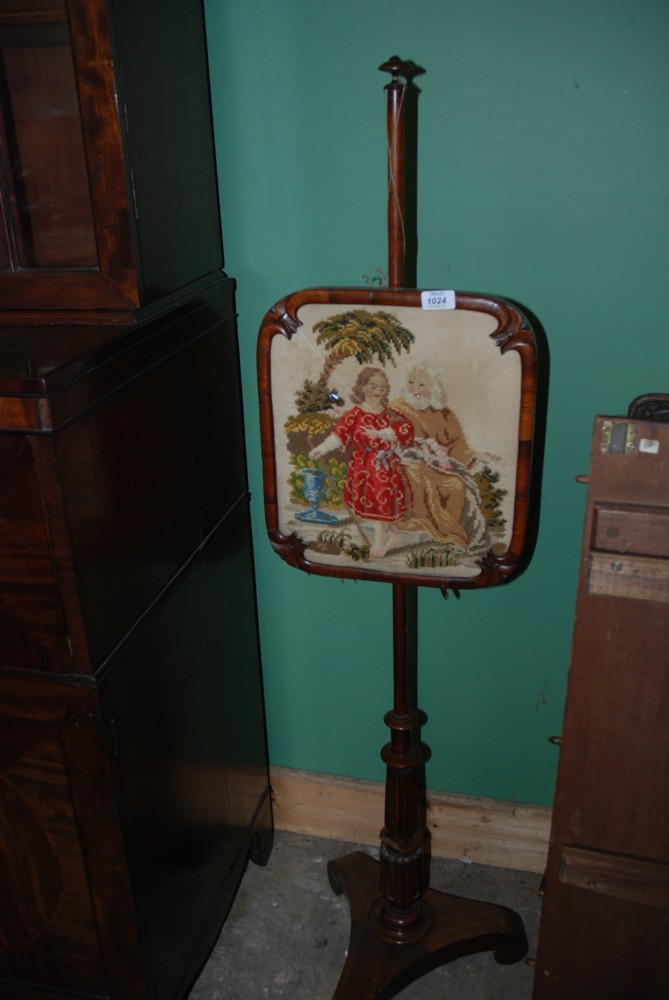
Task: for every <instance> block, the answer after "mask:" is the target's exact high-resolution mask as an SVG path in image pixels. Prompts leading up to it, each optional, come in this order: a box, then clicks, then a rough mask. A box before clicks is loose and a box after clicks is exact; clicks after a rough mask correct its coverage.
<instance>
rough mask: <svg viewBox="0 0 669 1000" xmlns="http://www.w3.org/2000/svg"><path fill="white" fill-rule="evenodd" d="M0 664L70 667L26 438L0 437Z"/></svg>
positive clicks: (36, 479)
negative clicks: (0, 485)
mask: <svg viewBox="0 0 669 1000" xmlns="http://www.w3.org/2000/svg"><path fill="white" fill-rule="evenodd" d="M0 482H2V489H1V490H0V659H1V663H0V665H1V666H2V667H11V668H13V669H15V670H21V669H25V670H29V669H32V670H53V671H56V672H62V671H69V670H71V669H72V655H71V653H70V649H69V646H68V633H67V629H66V625H65V618H64V615H63V608H62V602H61V593H60V590H59V587H58V579H57V575H56V567H55V565H54V561H53V551H52V545H51V539H50V533H49V528H48V524H47V522H46V519H45V516H44V506H43V502H42V493H41V489H40V482H39V477H38V472H37V469H36V467H35V461H34V454H33V449H32V445H31V441H30V439H29V438H27V437H17V436H14V435H8V434H5V435H0Z"/></svg>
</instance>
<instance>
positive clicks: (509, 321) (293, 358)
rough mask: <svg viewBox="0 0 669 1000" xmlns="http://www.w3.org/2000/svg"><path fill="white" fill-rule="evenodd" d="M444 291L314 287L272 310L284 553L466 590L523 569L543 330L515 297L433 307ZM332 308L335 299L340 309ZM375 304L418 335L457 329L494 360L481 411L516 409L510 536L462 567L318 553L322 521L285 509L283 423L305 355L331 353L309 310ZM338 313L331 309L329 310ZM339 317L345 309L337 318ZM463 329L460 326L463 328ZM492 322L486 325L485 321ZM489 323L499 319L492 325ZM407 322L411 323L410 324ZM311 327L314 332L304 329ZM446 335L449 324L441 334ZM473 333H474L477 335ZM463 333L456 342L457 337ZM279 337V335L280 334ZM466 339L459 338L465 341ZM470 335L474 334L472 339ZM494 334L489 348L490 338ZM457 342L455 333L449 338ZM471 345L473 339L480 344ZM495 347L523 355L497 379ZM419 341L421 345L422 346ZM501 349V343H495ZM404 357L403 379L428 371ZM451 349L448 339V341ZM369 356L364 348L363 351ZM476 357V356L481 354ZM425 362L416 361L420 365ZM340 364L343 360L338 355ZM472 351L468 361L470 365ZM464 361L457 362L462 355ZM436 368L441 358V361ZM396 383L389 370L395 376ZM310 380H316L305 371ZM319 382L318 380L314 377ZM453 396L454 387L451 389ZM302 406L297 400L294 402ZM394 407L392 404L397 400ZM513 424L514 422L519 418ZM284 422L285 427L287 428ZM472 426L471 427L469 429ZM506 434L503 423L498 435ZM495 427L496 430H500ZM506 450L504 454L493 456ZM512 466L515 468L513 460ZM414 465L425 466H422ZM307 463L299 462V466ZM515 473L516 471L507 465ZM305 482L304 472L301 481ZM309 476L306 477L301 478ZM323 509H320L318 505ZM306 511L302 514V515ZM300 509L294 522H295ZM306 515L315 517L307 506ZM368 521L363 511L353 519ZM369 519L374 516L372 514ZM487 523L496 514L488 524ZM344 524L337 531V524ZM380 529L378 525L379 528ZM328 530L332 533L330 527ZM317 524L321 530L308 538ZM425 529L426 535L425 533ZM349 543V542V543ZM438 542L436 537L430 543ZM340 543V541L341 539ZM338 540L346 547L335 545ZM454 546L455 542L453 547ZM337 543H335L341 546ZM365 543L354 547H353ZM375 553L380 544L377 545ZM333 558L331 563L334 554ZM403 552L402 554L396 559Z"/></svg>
mask: <svg viewBox="0 0 669 1000" xmlns="http://www.w3.org/2000/svg"><path fill="white" fill-rule="evenodd" d="M442 294H443V293H421V291H417V290H413V289H388V288H378V289H370V288H314V289H307V290H303V291H298V292H295V293H293V294H292V295H289V296H287V297H286V298H284V299H282V300H281V301H279V302H278V303H276V305H274V306H273V307H272V308H271V309H270V310H269V311H268V312H267V314H266V315H265V317H264V319H263V322H262V325H261V329H260V334H259V339H258V354H257V359H258V378H259V393H260V422H261V439H262V458H263V481H264V495H265V516H266V523H267V529H268V534H269V538H270V541H271V543H272V546H273V548H274V549H275V551H276V552H277V553H278V554H279V555H280V556H281V557H282V558H283V559H284V560H285V561H286V562H288V563H289V564H290V565H292V566H295V567H296V568H298V569H301V570H304V571H306V572H308V573H314V574H320V575H324V576H336V577H344V578H353V579H363V580H379V581H384V582H391V583H408V584H418V585H421V586H438V587H440V588H442V589H444V588H451V589H454V590H459V589H461V588H471V587H485V586H491V585H495V584H499V583H502V582H504V581H505V580H507V579H509V578H510V577H511V576H513V575H514V574H515V573H516V572H518V570H519V568H520V566H521V565H522V562H523V555H524V553H525V550H526V547H527V545H528V544H529V538H528V514H529V492H530V481H531V464H532V455H533V442H534V433H535V410H536V393H537V344H536V337H535V334H534V331H533V330H532V328H531V326H530V323H529V322H528V320H527V319H526V317H525V316H524V315H523V314H522V312H520V310H519V309H518V308H517V307H516V306H515V305H513V304H511V303H510V302H508V301H505V300H503V299H500V298H496V297H492V296H485V295H478V294H471V293H459V292H457V293H449V294H450V295H451V296H452V300H451V302H450V305H449V306H448V307H447V308H445V309H437V310H433V309H431V308H430V307H429V303H428V301H427V300H426V299H425V296H429V295H432V296H436V295H442ZM330 307H332V308H331V309H330ZM347 308H348V310H350V311H354V310H355V311H358V312H373V311H375V310H377V315H379V312H378V311H379V310H382V311H383V312H382V313H381V315H388V314H389V315H391V316H393V317H395V318H400V317H401V318H402V319H404V320H407V319H409V320H410V321H411V323H412V324H413V325H414V326H415V328H416V330H417V332H416V334H415V335H414V343H416V340H415V338H416V337H418V334H419V333H420V331H421V330H424V331H426V332H425V333H424V344H427V343H428V339H429V342H430V343H431V344H432V345H433V349H434V344H435V343H436V341H435V339H434V338H435V336H437V331H440V330H441V328H442V327H443V328H444V331H445V333H446V335H447V336H450V337H451V342H452V343H453V344H455V343H456V340H457V342H458V343H459V344H460V347H459V349H458V350H456V349H455V348H454V351H455V353H459V354H460V355H462V352H463V350H464V354H465V356H467V352H468V351H470V349H471V351H473V352H474V353H476V352H477V351H478V352H480V354H481V357H482V358H485V361H484V362H481V364H482V365H483V369H484V373H485V371H487V372H488V376H487V381H486V384H480V385H479V384H475V385H471V386H470V387H469V389H468V391H469V392H472V393H474V394H475V395H476V397H477V400H478V401H477V402H475V403H473V404H472V403H471V401H470V403H469V404H468V405H469V409H470V412H471V408H472V405H475V406H476V409H477V411H478V410H479V409H486V407H487V410H488V411H490V408H491V406H492V405H493V398H494V399H496V400H498V401H502V407H503V409H505V412H506V411H507V410H508V413H507V417H506V423H507V429H506V431H505V432H504V433H505V434H506V439H508V441H509V443H510V442H511V437H513V438H514V442H515V444H514V445H513V447H515V449H516V450H515V462H512V463H509V462H507V466H509V469H510V475H507V477H506V479H505V480H503V482H504V484H505V487H506V489H505V491H504V492H505V493H506V496H507V497H508V499H507V500H506V501H504V502H505V504H506V510H507V513H508V517H506V518H503V519H502V520H503V521H504V523H505V524H506V528H505V530H504V532H503V536H504V537H503V541H502V542H501V543H500V542H499V541H498V542H497V544H495V545H494V546H493V545H490V546H489V547H487V548H486V549H485V551H479V552H478V553H477V554H474V555H471V554H469V555H468V556H466V557H464V556H463V557H462V558H463V559H464V561H465V562H466V563H467V565H463V564H462V563H460V562H458V561H457V559H458V558H459V557H458V556H456V557H455V558H456V562H455V564H454V565H448V566H438V567H437V568H436V569H435V567H434V566H432V567H430V568H429V569H426V568H425V567H424V566H422V565H419V566H418V567H416V566H411V565H409V564H408V563H407V568H406V570H404V569H403V568H402V569H400V568H398V566H397V565H394V566H393V565H387V564H388V563H389V562H392V560H391V559H390V556H391V555H392V554H393V553H392V552H389V553H388V554H387V556H386V554H384V555H383V556H381V557H378V558H373V559H370V558H369V555H368V557H367V558H366V559H365V558H363V557H362V556H360V555H357V556H356V555H355V552H354V554H353V558H348V559H346V560H345V561H344V559H341V558H336V557H335V556H332V557H330V556H324V555H322V554H321V552H320V551H319V552H317V551H316V550H315V548H314V546H315V545H317V544H318V545H321V546H322V545H323V544H324V543H321V542H319V543H316V542H314V539H313V531H314V530H315V529H314V527H313V526H310V527H308V528H307V527H305V526H304V525H303V523H300V526H299V531H298V530H295V528H294V527H291V525H289V524H287V523H285V522H287V521H290V520H291V515H290V514H287V513H285V511H286V510H287V509H288V505H287V504H286V477H285V472H286V462H287V461H290V459H289V458H288V459H287V458H286V453H287V451H288V445H287V444H286V443H285V442H286V440H287V432H286V431H285V426H286V424H285V422H284V423H283V424H281V423H280V421H281V420H282V414H285V412H286V407H287V406H288V405H290V404H288V403H286V400H287V399H289V398H290V399H292V400H294V399H295V394H296V393H295V390H296V389H299V386H300V379H303V376H304V370H305V369H304V367H301V358H303V357H306V358H307V359H308V360H307V361H306V362H305V363H306V364H307V366H308V365H310V364H313V363H314V362H313V360H312V357H313V358H315V357H316V356H317V355H318V357H319V360H321V361H322V358H323V357H325V355H326V351H325V349H324V348H322V347H320V352H321V353H320V354H318V352H319V348H318V346H317V344H316V339H317V338H316V337H315V336H314V337H313V338H311V339H309V334H310V333H311V334H313V333H314V330H313V320H310V319H309V318H308V317H309V315H312V316H321V317H322V315H324V309H325V311H327V310H328V309H330V312H332V313H335V312H336V313H338V314H341V313H342V310H346V309H347ZM328 319H329V317H328ZM332 319H333V320H336V319H339V316H333V317H332ZM467 324H469V325H470V328H471V330H474V328H475V326H476V324H478V326H479V329H478V330H476V331H475V332H474V333H473V334H472V333H470V332H466V333H463V330H464V329H465V326H466V325H467ZM454 327H456V328H457V330H455V332H454ZM484 327H486V329H485V331H484V332H482V331H483V328H484ZM487 327H491V328H490V329H487ZM403 328H404V329H405V330H406V329H408V327H403ZM302 334H304V336H301V335H302ZM438 336H441V332H439V333H438ZM469 336H471V337H472V339H471V341H470V340H468V339H467V338H468V337H469ZM454 337H455V338H456V340H454V339H453V338H454ZM275 338H279V339H278V340H277V339H275ZM458 338H459V339H458ZM463 338H464V339H463ZM484 342H485V344H486V345H487V346H483V345H484ZM443 343H444V344H448V343H449V341H448V340H446V341H443ZM287 344H290V345H291V347H290V351H289V352H288V353H287V351H288V348H287V346H286V345H287ZM470 345H471V346H470ZM491 345H492V348H493V352H492V353H494V356H495V357H496V358H499V359H500V362H501V360H502V359H508V358H512V357H513V358H516V359H517V361H516V362H515V363H514V362H508V361H507V362H506V363H504V364H500V365H499V368H498V369H496V372H497V374H495V377H490V372H491V370H492V368H491V365H492V367H495V365H497V362H494V363H493V362H491V360H490V359H491V357H492V353H491V351H490V347H491ZM412 346H413V345H412ZM495 348H497V350H494V349H495ZM401 350H402V349H401V347H400V353H399V354H398V355H397V358H396V359H393V358H392V356H390V355H386V358H385V360H386V361H390V362H391V364H392V365H396V361H399V360H400V357H401V364H399V365H397V366H396V367H395V368H392V367H389V368H388V369H387V371H389V372H392V373H393V375H394V376H395V377H396V378H397V377H399V375H401V374H402V371H407V370H408V369H409V367H410V366H411V365H412V364H413V367H414V370H416V369H420V368H421V364H422V363H423V359H412V358H411V347H408V348H406V349H405V353H404V354H402V353H401ZM440 350H441V347H440ZM363 354H364V352H363ZM345 357H346V358H348V359H349V360H348V362H347V364H348V365H349V369H348V370H349V372H350V370H351V367H353V366H354V363H355V364H358V365H364V364H365V363H366V360H365V359H363V360H361V359H360V357H356V358H355V362H354V361H353V360H352V358H353V357H354V356H353V355H351V354H350V353H349V354H347V355H346V356H345ZM472 357H473V355H472ZM414 361H415V363H414ZM337 363H339V362H337ZM462 363H463V362H462V358H461V360H460V364H462ZM467 363H468V364H469V366H470V368H472V366H473V367H475V368H478V367H479V361H478V360H477V359H474V361H472V360H471V359H470V361H469V362H467ZM453 364H455V361H453ZM369 365H370V367H376V368H377V370H378V368H379V367H380V368H381V369H382V370H383V371H384V373H385V372H386V365H385V361H383V362H382V361H378V362H373V361H370V362H369ZM433 367H434V366H433ZM386 382H388V378H386ZM303 384H304V385H305V386H306V381H304V379H303ZM312 387H313V383H312ZM448 391H449V394H450V392H451V389H450V388H449V390H448ZM511 394H513V396H514V402H513V404H512V405H511V406H510V408H509V403H508V400H509V398H510V395H511ZM329 395H330V396H331V397H333V398H335V399H341V397H339V396H338V391H337V392H334V393H332V392H330V393H329ZM294 405H295V404H294V403H293V406H294ZM391 406H392V403H391ZM509 421H512V422H513V426H511V423H509ZM277 424H278V426H277ZM465 430H466V428H465ZM497 433H499V431H498V430H495V434H497ZM491 434H492V431H491ZM481 441H482V435H481V429H480V428H479V431H478V442H477V448H476V451H477V452H479V453H480V452H481V451H482V449H481ZM493 457H498V456H493ZM511 466H515V467H513V468H511ZM413 468H418V466H414V467H413ZM298 471H299V470H298ZM507 471H509V470H507ZM293 481H295V480H293ZM298 482H299V480H298ZM316 509H317V508H316ZM295 516H296V515H295ZM295 516H293V517H292V520H293V521H294V520H295ZM302 516H303V517H304V516H305V515H304V514H302ZM350 520H353V521H355V522H356V525H359V524H360V522H359V521H358V519H356V518H353V517H352V518H350ZM362 523H364V522H362ZM486 523H487V522H486ZM333 530H334V529H333ZM375 530H376V528H375V527H372V532H373V533H374V532H375ZM323 531H324V532H325V534H327V528H326V527H324V528H323ZM309 532H311V534H312V537H311V539H309V538H308V537H305V535H308V534H309ZM417 537H420V536H417ZM486 543H487V533H486V535H485V536H484V539H483V540H482V544H483V545H484V546H485V545H486ZM342 544H343V543H342ZM426 544H428V546H429V540H428V542H427V543H426ZM333 545H334V543H333ZM335 547H336V545H335ZM447 547H448V546H447ZM331 548H332V546H331ZM354 549H355V546H353V550H354ZM372 551H373V550H372ZM328 559H329V561H327V560H328ZM396 561H397V559H396V560H395V562H396Z"/></svg>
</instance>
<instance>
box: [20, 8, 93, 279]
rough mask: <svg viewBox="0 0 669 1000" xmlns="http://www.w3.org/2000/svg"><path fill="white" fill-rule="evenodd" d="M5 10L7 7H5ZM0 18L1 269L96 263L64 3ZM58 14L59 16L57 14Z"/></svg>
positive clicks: (30, 9)
mask: <svg viewBox="0 0 669 1000" xmlns="http://www.w3.org/2000/svg"><path fill="white" fill-rule="evenodd" d="M3 6H4V5H3ZM7 6H8V7H9V8H10V10H9V11H7V10H6V9H5V10H4V11H3V12H2V14H1V15H0V195H1V197H0V201H1V202H2V229H3V232H2V236H3V237H4V239H3V238H0V268H2V269H3V270H5V271H7V270H10V271H17V270H24V269H30V268H49V267H54V268H63V267H93V266H96V265H97V263H98V257H97V249H96V245H95V231H94V226H93V212H92V207H91V199H90V191H89V186H88V174H87V170H86V158H85V153H84V144H83V137H82V131H81V121H80V117H79V102H78V97H77V87H76V81H75V76H74V66H73V61H72V52H71V47H70V40H69V34H68V27H67V22H66V20H65V9H64V2H63V0H56V2H53V0H52V2H50V3H49V5H48V9H46V6H47V5H46V4H44V3H43V2H42V3H40V2H39V0H32V2H31V0H24V2H23V3H17V2H16V0H14V2H10V3H9V4H8V5H7ZM54 8H55V11H54Z"/></svg>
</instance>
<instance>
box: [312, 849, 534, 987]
mask: <svg viewBox="0 0 669 1000" xmlns="http://www.w3.org/2000/svg"><path fill="white" fill-rule="evenodd" d="M328 877H329V879H330V884H331V885H332V888H333V889H334V891H335V892H336V893H342V892H344V893H346V897H347V899H348V902H349V906H350V909H351V937H350V941H349V949H348V957H347V959H346V962H345V964H344V969H343V971H342V974H341V977H340V979H339V983H338V984H337V989H336V990H335V993H334V996H333V1000H390V997H394V996H396V995H397V994H398V993H399V992H400V990H403V989H404V988H405V987H406V986H408V985H409V983H412V982H413V981H414V980H416V979H418V978H420V976H423V975H425V973H426V972H429V971H430V970H431V969H436V968H438V967H439V966H440V965H444V964H445V963H446V962H451V961H453V959H455V958H460V957H461V956H462V955H471V954H476V953H478V952H481V951H494V953H495V959H496V960H497V961H498V962H502V963H504V964H509V965H510V964H512V963H514V962H519V961H520V960H521V959H522V958H523V956H524V955H525V954H526V952H527V941H526V938H525V930H524V928H523V923H522V920H521V919H520V917H519V916H518V914H517V913H514V911H513V910H510V909H508V908H507V907H505V906H497V905H496V904H494V903H481V902H478V901H476V900H470V899H461V898H460V897H458V896H449V895H446V894H445V893H441V892H437V891H436V890H434V889H428V890H427V891H426V892H425V893H424V895H423V897H422V904H423V906H424V907H425V908H426V909H427V910H428V911H429V912H430V913H431V915H432V916H433V917H434V921H431V920H427V921H426V931H425V936H424V937H423V938H421V940H419V941H415V942H413V943H408V944H388V943H387V942H385V941H382V940H380V938H379V937H377V935H376V934H375V933H374V931H373V930H372V929H371V926H370V919H369V917H370V911H371V910H372V909H373V908H374V907H375V905H376V906H378V905H379V904H378V900H379V897H380V890H379V866H378V862H376V861H375V860H374V859H373V858H371V857H370V856H369V855H368V854H364V853H362V852H361V851H355V852H354V853H353V854H347V855H345V857H343V858H338V859H337V860H336V861H331V862H330V863H329V865H328Z"/></svg>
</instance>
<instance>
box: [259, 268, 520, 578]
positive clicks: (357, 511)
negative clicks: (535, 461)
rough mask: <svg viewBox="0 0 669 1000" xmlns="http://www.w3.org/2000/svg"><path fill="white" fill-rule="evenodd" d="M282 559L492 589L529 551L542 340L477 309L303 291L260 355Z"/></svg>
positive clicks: (268, 469)
mask: <svg viewBox="0 0 669 1000" xmlns="http://www.w3.org/2000/svg"><path fill="white" fill-rule="evenodd" d="M258 372H259V382H260V407H261V433H262V447H263V467H264V488H265V512H266V519H267V527H268V532H269V537H270V540H271V542H272V545H273V546H274V548H275V550H276V551H277V552H278V553H279V554H280V555H281V556H282V557H283V558H284V559H285V560H286V561H287V562H289V563H290V564H291V565H293V566H296V567H298V568H299V569H302V570H306V571H307V572H309V573H317V574H322V575H326V576H339V577H351V578H358V579H366V580H371V579H378V580H383V581H390V582H401V583H415V584H421V585H427V586H439V587H442V588H443V587H453V588H454V589H459V588H462V587H480V586H489V585H491V584H496V583H500V582H502V581H503V580H505V579H507V578H508V577H510V576H511V575H512V574H513V573H514V572H515V571H516V570H517V569H518V566H519V562H520V560H521V557H522V555H523V549H524V546H525V544H526V532H527V521H528V491H529V481H530V463H531V456H532V442H533V434H534V414H535V395H536V343H535V336H534V334H533V331H532V329H531V327H530V325H529V323H528V322H527V320H526V318H525V317H524V316H523V315H522V313H521V312H520V311H519V310H518V309H517V308H516V307H515V306H513V305H511V304H510V303H508V302H506V301H504V300H502V299H498V298H491V297H486V296H479V295H472V294H460V293H452V292H451V293H441V292H439V293H430V292H423V293H421V292H420V291H415V290H407V289H399V290H395V289H374V290H370V289H367V288H365V289H361V288H320V289H309V290H306V291H301V292H296V293H295V294H293V295H291V296H289V297H288V298H286V299H283V300H282V301H281V302H279V303H277V304H276V305H275V306H274V307H273V308H272V309H271V310H270V311H269V312H268V313H267V315H266V316H265V318H264V321H263V324H262V327H261V331H260V337H259V342H258Z"/></svg>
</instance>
